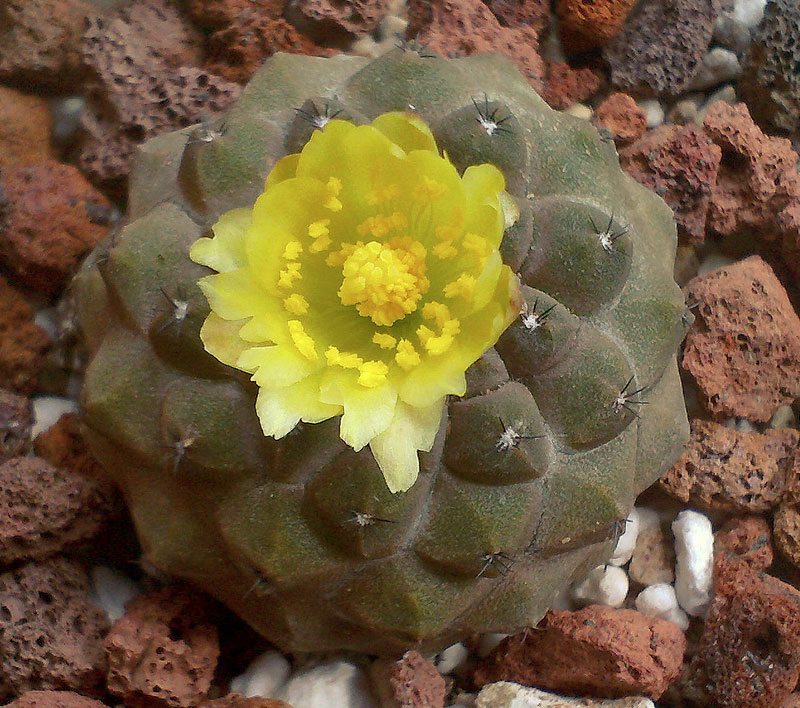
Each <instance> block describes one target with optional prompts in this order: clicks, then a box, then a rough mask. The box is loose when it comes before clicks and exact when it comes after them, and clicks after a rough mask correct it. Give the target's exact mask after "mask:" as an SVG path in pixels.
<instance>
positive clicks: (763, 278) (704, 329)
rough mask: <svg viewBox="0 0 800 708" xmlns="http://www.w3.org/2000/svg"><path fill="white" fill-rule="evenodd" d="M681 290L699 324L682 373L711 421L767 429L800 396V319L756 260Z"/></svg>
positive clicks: (699, 279) (691, 336)
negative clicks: (741, 421)
mask: <svg viewBox="0 0 800 708" xmlns="http://www.w3.org/2000/svg"><path fill="white" fill-rule="evenodd" d="M709 213H710V212H709ZM686 290H687V296H688V298H689V299H690V301H694V302H699V303H700V306H699V307H697V308H696V309H695V311H694V313H695V317H696V318H698V319H699V320H700V322H701V323H702V324H701V325H700V326H698V324H697V323H695V326H694V327H693V328H692V330H691V331H690V332H689V334H688V335H687V337H686V343H685V347H684V354H683V360H682V365H683V368H684V369H686V370H687V371H689V372H690V373H691V374H692V375H693V376H694V378H695V380H696V381H697V383H698V385H699V386H700V390H701V391H702V393H703V394H704V397H705V404H706V406H707V407H708V408H709V410H711V412H712V413H715V414H717V415H732V416H737V417H740V418H748V419H749V420H753V421H758V422H766V421H768V420H769V419H770V418H771V417H772V415H773V413H774V412H775V411H776V410H777V409H778V408H779V407H780V406H782V405H786V404H787V403H791V402H792V401H793V400H794V399H795V398H797V397H798V396H800V318H798V316H797V314H796V313H795V311H794V308H793V307H792V304H791V302H790V301H789V297H788V295H787V294H786V290H785V289H784V287H783V285H782V284H781V282H780V281H779V280H778V278H777V277H776V276H775V274H774V273H773V271H772V269H771V268H770V267H769V266H768V265H767V264H766V263H765V262H764V261H763V260H762V259H761V258H759V257H758V256H751V257H750V258H746V259H745V260H743V261H740V262H738V263H736V264H735V265H732V266H730V267H729V268H721V269H719V270H716V271H714V272H712V273H709V274H707V275H703V276H699V277H697V278H695V279H694V280H692V281H691V282H690V283H689V284H688V285H687V287H686Z"/></svg>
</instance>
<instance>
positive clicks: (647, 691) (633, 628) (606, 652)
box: [475, 605, 686, 699]
mask: <svg viewBox="0 0 800 708" xmlns="http://www.w3.org/2000/svg"><path fill="white" fill-rule="evenodd" d="M685 649H686V638H685V637H684V635H683V632H681V630H680V628H679V627H678V625H676V624H674V623H672V622H666V621H664V620H660V619H655V618H654V617H647V616H646V615H643V614H641V613H640V612H637V611H636V610H615V609H613V608H611V607H606V606H604V605H590V606H589V607H586V608H584V609H582V610H579V611H578V612H568V611H558V610H550V611H549V612H548V613H547V614H546V615H545V617H544V619H543V620H542V621H541V623H540V624H539V626H538V627H537V628H536V630H534V631H526V632H521V633H520V634H515V635H513V636H511V637H508V638H506V639H504V640H503V641H502V642H500V644H499V645H498V646H497V647H496V648H495V649H494V650H493V651H492V653H491V654H489V656H488V657H487V658H486V660H485V661H484V662H483V663H482V664H480V665H479V666H478V668H477V671H476V673H475V682H476V684H477V685H478V686H483V685H484V684H487V683H492V682H494V681H514V682H516V683H521V684H523V685H525V686H535V687H536V688H541V689H543V690H545V691H553V692H555V693H560V694H572V695H581V696H602V697H618V696H635V695H645V696H649V697H651V698H653V699H656V698H658V697H659V696H660V695H661V694H662V693H664V691H665V690H666V688H667V686H669V684H670V683H671V682H672V681H673V680H674V679H675V678H676V677H677V676H678V674H679V673H680V670H681V666H682V664H683V653H684V651H685Z"/></svg>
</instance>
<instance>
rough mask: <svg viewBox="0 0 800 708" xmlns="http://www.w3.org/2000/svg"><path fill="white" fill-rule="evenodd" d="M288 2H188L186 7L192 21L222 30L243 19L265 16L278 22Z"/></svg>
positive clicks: (190, 0)
mask: <svg viewBox="0 0 800 708" xmlns="http://www.w3.org/2000/svg"><path fill="white" fill-rule="evenodd" d="M287 2H288V0H186V1H185V3H184V6H185V8H186V12H187V13H188V14H189V17H191V18H192V21H194V22H196V23H197V24H198V25H200V26H201V27H207V28H209V29H212V28H213V29H220V28H222V27H227V26H228V25H230V24H233V23H235V22H237V21H239V20H240V19H242V18H248V17H249V18H253V17H255V16H263V17H265V18H267V19H271V20H277V19H278V18H279V17H281V16H282V15H283V10H284V8H285V7H286V4H287Z"/></svg>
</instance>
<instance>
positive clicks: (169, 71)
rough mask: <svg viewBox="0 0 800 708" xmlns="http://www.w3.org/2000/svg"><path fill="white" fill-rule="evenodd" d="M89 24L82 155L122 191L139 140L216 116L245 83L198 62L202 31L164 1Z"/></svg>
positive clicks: (146, 1)
mask: <svg viewBox="0 0 800 708" xmlns="http://www.w3.org/2000/svg"><path fill="white" fill-rule="evenodd" d="M87 25H88V27H87V29H86V32H85V33H84V36H83V43H82V45H81V52H82V58H83V61H84V62H85V64H86V65H87V67H88V68H89V72H90V79H89V81H88V102H89V110H88V111H87V113H86V114H85V115H84V116H83V117H82V119H81V127H82V140H81V143H80V145H79V149H78V155H77V159H78V162H79V164H80V166H81V167H82V168H83V170H84V171H85V172H86V173H87V174H88V175H89V176H90V177H91V179H92V180H93V181H95V182H97V183H100V184H102V185H104V186H105V187H107V188H109V189H112V190H113V189H117V190H119V189H120V188H121V187H122V184H123V183H124V180H125V178H126V176H127V173H128V170H129V163H130V160H131V157H132V156H133V153H134V149H135V147H136V145H137V144H139V143H140V142H142V141H143V140H146V139H147V138H150V137H152V136H154V135H156V134H157V133H161V132H164V131H167V130H175V129H177V128H182V127H185V126H187V125H191V124H193V123H197V122H199V121H200V120H201V118H204V117H212V116H214V115H216V114H217V113H219V112H221V111H223V110H225V109H226V108H227V107H228V106H229V105H230V104H231V102H232V101H233V100H235V99H236V98H237V97H238V95H239V93H240V91H241V88H240V87H239V86H238V85H237V84H233V83H231V82H229V81H226V80H225V79H222V78H220V77H218V76H215V75H213V74H210V73H209V72H208V71H205V70H203V69H200V68H197V66H195V64H197V63H199V62H200V60H201V56H202V55H201V44H200V36H199V34H197V33H196V31H195V30H194V29H192V28H190V27H189V26H188V25H187V24H186V23H185V21H184V20H183V19H182V18H181V16H180V15H178V13H177V10H175V9H174V7H173V6H171V5H169V4H167V3H165V2H163V1H162V0H142V1H141V2H137V3H133V4H131V5H129V6H125V7H123V8H122V9H120V10H119V11H118V12H116V13H115V14H113V15H94V16H92V17H91V18H90V19H89V21H88V22H87Z"/></svg>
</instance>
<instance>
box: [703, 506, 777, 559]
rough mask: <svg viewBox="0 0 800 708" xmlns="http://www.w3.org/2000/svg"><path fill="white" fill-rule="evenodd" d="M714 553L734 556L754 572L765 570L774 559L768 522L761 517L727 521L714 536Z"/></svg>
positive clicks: (738, 518) (746, 517)
mask: <svg viewBox="0 0 800 708" xmlns="http://www.w3.org/2000/svg"><path fill="white" fill-rule="evenodd" d="M714 553H715V554H716V555H719V554H722V553H725V554H728V555H732V556H736V557H737V558H739V559H740V560H743V561H744V562H745V563H747V564H748V565H749V566H750V567H751V568H753V569H754V570H766V569H767V568H769V567H770V566H771V565H772V561H773V560H774V558H775V552H774V550H773V547H772V531H771V530H770V528H769V522H768V521H767V520H766V519H765V518H764V517H763V516H741V517H736V518H733V519H729V520H728V521H726V522H725V525H724V526H723V527H722V528H721V529H720V530H719V531H717V532H716V533H715V534H714Z"/></svg>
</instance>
